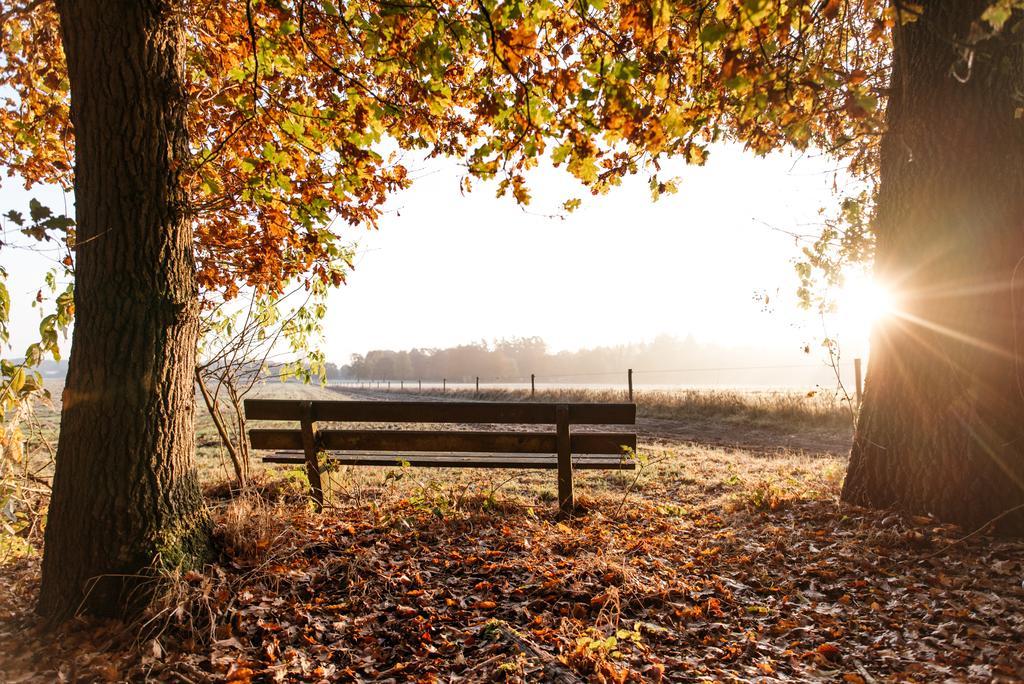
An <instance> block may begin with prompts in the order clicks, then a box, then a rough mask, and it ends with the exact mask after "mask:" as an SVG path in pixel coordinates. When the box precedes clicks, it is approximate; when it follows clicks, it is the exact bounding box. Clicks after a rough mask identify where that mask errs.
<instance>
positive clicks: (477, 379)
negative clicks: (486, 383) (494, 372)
mask: <svg viewBox="0 0 1024 684" xmlns="http://www.w3.org/2000/svg"><path fill="white" fill-rule="evenodd" d="M476 395H477V396H480V376H479V375H478V376H476Z"/></svg>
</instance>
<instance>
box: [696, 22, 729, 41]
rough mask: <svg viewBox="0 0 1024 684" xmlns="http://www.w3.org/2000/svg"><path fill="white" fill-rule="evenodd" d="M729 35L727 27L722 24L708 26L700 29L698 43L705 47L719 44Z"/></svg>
mask: <svg viewBox="0 0 1024 684" xmlns="http://www.w3.org/2000/svg"><path fill="white" fill-rule="evenodd" d="M728 33H729V27H728V26H727V25H726V24H723V23H716V24H709V25H707V26H705V27H704V28H703V29H701V32H700V42H702V43H704V44H705V45H714V44H715V43H719V42H721V40H722V39H723V38H725V36H726V35H727V34H728Z"/></svg>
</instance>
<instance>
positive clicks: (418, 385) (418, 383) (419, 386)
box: [416, 380, 423, 392]
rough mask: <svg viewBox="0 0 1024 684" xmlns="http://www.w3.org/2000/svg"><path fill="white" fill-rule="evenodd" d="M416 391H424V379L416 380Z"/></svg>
mask: <svg viewBox="0 0 1024 684" xmlns="http://www.w3.org/2000/svg"><path fill="white" fill-rule="evenodd" d="M416 391H417V392H422V391H423V381H422V380H417V381H416Z"/></svg>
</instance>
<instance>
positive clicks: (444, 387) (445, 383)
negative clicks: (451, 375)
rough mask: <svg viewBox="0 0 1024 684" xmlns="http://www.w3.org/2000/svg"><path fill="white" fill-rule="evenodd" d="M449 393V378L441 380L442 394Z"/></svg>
mask: <svg viewBox="0 0 1024 684" xmlns="http://www.w3.org/2000/svg"><path fill="white" fill-rule="evenodd" d="M447 391H448V378H441V394H444V393H445V392H447Z"/></svg>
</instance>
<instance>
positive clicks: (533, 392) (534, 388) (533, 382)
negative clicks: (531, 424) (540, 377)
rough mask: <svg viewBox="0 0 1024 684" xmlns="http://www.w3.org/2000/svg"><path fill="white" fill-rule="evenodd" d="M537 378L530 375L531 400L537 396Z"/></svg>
mask: <svg viewBox="0 0 1024 684" xmlns="http://www.w3.org/2000/svg"><path fill="white" fill-rule="evenodd" d="M536 380H537V376H536V375H534V374H533V373H530V398H531V399H532V398H533V397H535V396H537V382H536Z"/></svg>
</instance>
